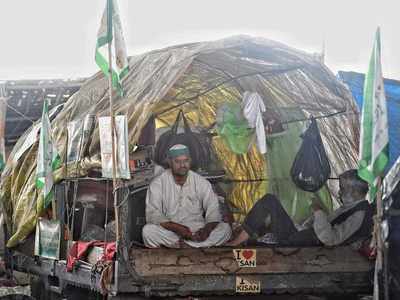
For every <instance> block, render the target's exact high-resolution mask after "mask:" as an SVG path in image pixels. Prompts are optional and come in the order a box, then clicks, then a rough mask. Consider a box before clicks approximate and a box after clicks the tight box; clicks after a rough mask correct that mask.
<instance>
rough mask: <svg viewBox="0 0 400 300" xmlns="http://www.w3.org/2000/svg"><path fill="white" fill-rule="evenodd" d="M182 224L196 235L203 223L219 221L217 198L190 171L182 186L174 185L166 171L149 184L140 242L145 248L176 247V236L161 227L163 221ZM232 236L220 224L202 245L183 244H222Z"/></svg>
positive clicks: (169, 172) (220, 219)
mask: <svg viewBox="0 0 400 300" xmlns="http://www.w3.org/2000/svg"><path fill="white" fill-rule="evenodd" d="M168 221H170V222H175V223H179V224H182V225H185V226H187V227H189V228H190V230H191V231H192V232H193V233H195V232H196V231H198V230H199V229H200V228H203V227H204V225H205V224H207V223H211V222H219V223H220V222H221V221H222V217H221V214H220V210H219V203H218V198H217V196H216V195H215V193H214V191H213V190H212V187H211V184H210V183H209V182H208V181H207V180H206V179H205V178H203V177H202V176H200V175H198V174H197V173H195V172H193V171H189V174H188V177H187V179H186V182H185V184H184V185H183V186H181V185H178V184H176V183H175V180H174V177H173V175H172V173H171V170H165V171H164V172H163V173H162V174H160V175H159V176H157V177H156V178H154V179H153V181H152V182H151V184H150V186H149V189H148V191H147V196H146V223H147V224H146V226H145V227H144V228H143V240H144V243H145V245H146V246H148V247H159V246H161V245H164V246H167V247H175V246H177V243H178V241H179V237H178V236H177V235H176V234H175V233H174V232H171V231H169V230H166V229H165V228H163V227H161V226H160V223H163V222H168ZM230 236H231V230H230V226H229V225H228V224H226V223H220V224H219V225H218V226H217V227H216V228H215V229H214V230H213V232H211V234H210V236H209V237H208V239H207V240H205V241H204V242H192V241H185V242H186V243H187V244H189V245H190V246H192V247H211V246H217V245H221V244H223V243H224V242H226V241H227V240H228V239H229V238H230Z"/></svg>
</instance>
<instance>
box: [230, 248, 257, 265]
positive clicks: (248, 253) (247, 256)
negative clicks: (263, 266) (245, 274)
mask: <svg viewBox="0 0 400 300" xmlns="http://www.w3.org/2000/svg"><path fill="white" fill-rule="evenodd" d="M233 256H234V257H235V259H236V261H237V263H238V265H239V267H240V268H255V267H256V266H257V250H256V249H233Z"/></svg>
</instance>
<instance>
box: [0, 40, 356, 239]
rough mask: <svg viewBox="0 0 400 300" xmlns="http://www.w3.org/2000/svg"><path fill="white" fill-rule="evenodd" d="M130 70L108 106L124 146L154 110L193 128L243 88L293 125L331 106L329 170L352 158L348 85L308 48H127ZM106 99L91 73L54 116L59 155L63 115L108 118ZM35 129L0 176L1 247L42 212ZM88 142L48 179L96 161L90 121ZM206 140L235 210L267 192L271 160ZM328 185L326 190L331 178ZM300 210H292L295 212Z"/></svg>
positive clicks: (79, 171) (254, 44) (209, 120)
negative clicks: (135, 51)
mask: <svg viewBox="0 0 400 300" xmlns="http://www.w3.org/2000/svg"><path fill="white" fill-rule="evenodd" d="M129 68H130V71H129V73H128V74H127V75H126V76H125V77H124V80H123V86H124V90H125V96H124V97H120V96H119V95H118V94H117V93H116V92H115V94H114V96H115V102H114V105H115V106H114V108H115V112H116V114H124V115H126V116H127V119H128V129H129V143H130V144H131V145H134V144H135V143H137V141H138V138H139V135H140V132H141V129H142V128H143V127H144V126H145V124H146V122H147V121H148V120H149V118H151V117H152V116H155V118H156V123H157V127H163V126H164V127H165V126H170V125H171V124H173V122H174V120H175V119H176V116H177V114H178V111H179V110H182V111H183V112H184V114H185V116H186V117H187V119H188V120H189V122H190V123H191V125H192V126H194V127H200V128H209V127H211V125H212V124H214V123H215V120H216V112H217V110H218V108H219V107H220V106H221V105H222V104H224V103H240V101H241V99H242V95H243V93H244V92H245V91H251V92H257V93H258V94H259V95H260V96H261V97H262V99H263V101H264V102H265V107H266V109H267V111H270V112H273V113H274V114H275V115H276V116H277V117H278V119H280V121H281V122H282V123H283V124H284V126H286V128H287V127H289V124H294V123H296V124H300V123H302V124H304V125H306V124H307V122H305V121H304V118H308V117H310V116H311V115H313V116H314V117H317V118H318V117H321V116H326V115H330V114H334V113H338V114H336V115H335V116H332V117H329V118H320V119H318V126H319V128H320V131H321V134H322V138H323V142H324V145H325V148H326V151H327V154H328V156H329V159H330V161H331V165H332V171H333V172H332V177H335V176H337V175H338V174H339V173H341V172H342V171H344V170H346V169H349V168H352V167H354V166H355V165H356V161H357V145H358V140H357V137H358V132H359V125H358V111H357V107H356V104H355V103H354V101H353V98H352V96H351V94H350V92H349V91H348V89H347V88H346V87H345V86H344V85H343V84H342V83H341V82H340V81H338V80H337V78H336V77H335V76H334V74H332V72H331V71H330V70H329V69H328V68H327V67H325V66H324V65H323V64H321V62H320V61H318V60H316V59H315V58H314V56H312V55H309V54H307V53H304V52H302V51H299V50H296V49H293V48H290V47H288V46H286V45H283V44H281V43H278V42H274V41H271V40H267V39H262V38H252V37H248V36H237V37H231V38H227V39H222V40H217V41H212V42H200V43H192V44H185V45H179V46H174V47H169V48H165V49H161V50H155V51H151V52H148V53H144V54H141V55H137V56H133V57H130V58H129ZM108 100H109V99H108V84H107V78H105V77H104V75H103V74H102V73H101V72H98V73H97V74H95V75H94V76H93V77H91V78H89V79H88V80H87V81H86V82H85V83H84V84H83V85H82V87H81V89H80V90H79V91H78V92H77V93H75V94H74V95H73V96H72V97H71V98H70V99H69V100H68V101H67V102H66V103H65V104H64V107H63V109H62V110H61V112H59V113H58V114H57V115H56V116H55V118H54V119H53V120H52V127H53V136H54V140H55V141H56V145H57V148H58V152H59V153H60V154H61V156H62V159H63V161H64V159H65V153H66V147H67V124H68V122H70V121H73V120H82V119H83V118H84V117H85V116H86V115H88V114H92V115H94V116H96V117H100V116H107V115H108V114H109V107H108V105H109V101H108ZM291 111H295V113H290V112H291ZM299 116H300V119H299ZM35 128H37V124H34V125H33V126H32V127H31V128H30V129H29V130H28V131H27V132H26V133H25V134H24V135H23V136H22V137H21V138H20V139H19V141H18V142H17V144H16V146H15V147H14V149H13V151H12V153H11V155H10V157H9V160H8V162H7V165H6V168H5V170H4V172H3V174H2V181H1V185H0V199H1V203H2V205H3V208H4V211H5V213H6V221H7V225H8V228H9V231H10V232H11V235H12V236H11V238H10V239H9V241H8V246H9V247H12V246H15V245H17V244H18V243H19V242H20V241H21V240H23V239H24V238H26V237H27V235H28V234H29V233H30V232H32V230H33V228H34V226H35V224H36V220H37V218H38V216H39V215H41V214H42V213H43V199H42V198H40V196H39V193H38V192H37V190H36V188H35V185H34V182H35V170H36V153H37V144H38V142H37V139H36V141H35V142H33V143H32V145H31V146H30V147H27V149H26V150H25V151H21V148H22V147H25V146H24V145H26V140H27V137H28V136H32V132H34V131H35V130H37V129H35ZM33 135H34V136H35V132H34V134H33ZM88 143H89V145H88V151H87V153H86V155H85V157H83V158H82V159H81V160H80V161H79V162H74V163H71V164H70V165H68V166H66V165H63V167H62V168H61V169H59V170H58V171H57V172H56V174H55V176H56V181H57V180H61V179H62V178H66V177H74V176H86V175H87V174H88V172H89V171H90V170H91V169H94V168H100V166H101V162H100V155H99V154H100V149H99V148H100V142H99V132H98V124H96V127H95V129H94V132H93V134H92V136H91V139H90V140H89V141H88ZM212 146H213V148H214V151H215V153H216V156H217V157H216V159H218V160H219V161H220V162H221V165H222V166H223V168H224V170H225V172H226V174H227V177H229V178H233V179H235V180H236V182H235V184H234V187H233V190H232V192H231V193H230V195H229V200H230V202H231V203H232V204H233V205H234V206H235V207H236V208H237V209H238V210H239V211H240V215H241V216H243V215H245V213H246V212H248V211H249V210H250V208H251V207H252V205H253V203H254V202H255V201H256V200H257V199H259V198H260V197H261V196H262V195H263V194H264V193H265V192H266V191H267V189H269V188H271V190H273V187H268V178H267V174H273V173H274V169H273V168H279V164H278V165H277V166H276V164H275V165H274V166H272V165H271V166H270V165H269V164H268V157H267V159H266V158H265V157H264V156H263V155H261V154H260V153H259V152H258V150H257V148H256V147H255V146H253V147H252V148H251V149H250V150H249V151H248V152H247V154H244V155H238V154H234V153H232V152H231V151H229V149H228V148H227V146H226V145H225V144H224V143H223V142H222V141H221V139H220V137H218V136H217V137H214V138H213V143H212ZM267 151H268V150H267ZM21 152H22V153H21ZM267 156H268V153H267ZM284 159H285V157H282V160H284ZM268 168H270V169H268ZM267 170H268V171H267ZM258 179H265V180H266V181H264V180H258ZM330 186H331V188H332V191H333V190H334V189H333V185H330ZM287 201H288V204H284V206H285V208H286V209H287V210H290V207H288V206H289V205H290V201H291V200H290V199H287ZM327 205H328V206H329V203H327ZM305 213H306V212H301V214H300V215H299V216H297V218H298V219H299V220H300V219H303V218H304V215H305ZM293 216H294V217H296V214H295V215H293ZM239 217H240V216H239Z"/></svg>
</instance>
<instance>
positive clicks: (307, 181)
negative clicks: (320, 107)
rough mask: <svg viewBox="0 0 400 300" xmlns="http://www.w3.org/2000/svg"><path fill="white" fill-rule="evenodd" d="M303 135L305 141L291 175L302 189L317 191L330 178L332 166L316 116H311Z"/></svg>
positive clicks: (297, 155) (295, 160)
mask: <svg viewBox="0 0 400 300" xmlns="http://www.w3.org/2000/svg"><path fill="white" fill-rule="evenodd" d="M301 137H302V139H303V141H302V143H301V146H300V149H299V151H298V152H297V154H296V157H295V159H294V162H293V165H292V168H291V170H290V175H291V177H292V180H293V182H294V183H295V184H296V186H298V187H299V188H300V189H302V190H304V191H307V192H316V191H318V190H319V189H320V188H321V187H322V186H323V185H324V184H325V182H326V181H327V180H328V178H329V176H330V174H331V166H330V164H329V160H328V157H327V155H326V152H325V148H324V144H323V143H322V139H321V135H320V133H319V130H318V126H317V122H316V121H315V119H314V118H311V124H310V126H309V127H308V128H307V130H306V131H305V132H304V133H303V134H302V136H301Z"/></svg>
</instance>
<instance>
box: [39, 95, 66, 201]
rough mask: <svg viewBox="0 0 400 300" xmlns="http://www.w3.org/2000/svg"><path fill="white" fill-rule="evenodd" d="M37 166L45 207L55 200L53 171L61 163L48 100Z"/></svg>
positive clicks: (44, 108) (45, 102)
mask: <svg viewBox="0 0 400 300" xmlns="http://www.w3.org/2000/svg"><path fill="white" fill-rule="evenodd" d="M41 125H42V126H41V130H40V139H39V148H38V154H37V166H36V187H37V188H39V189H41V190H42V192H43V198H44V207H47V206H48V205H49V203H51V201H52V200H53V196H54V194H53V171H54V170H56V169H57V168H58V167H59V166H60V165H61V159H60V156H59V155H58V153H57V149H56V148H55V146H54V144H53V142H52V133H51V124H50V119H49V112H48V108H47V101H46V100H45V101H44V103H43V113H42V123H41Z"/></svg>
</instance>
